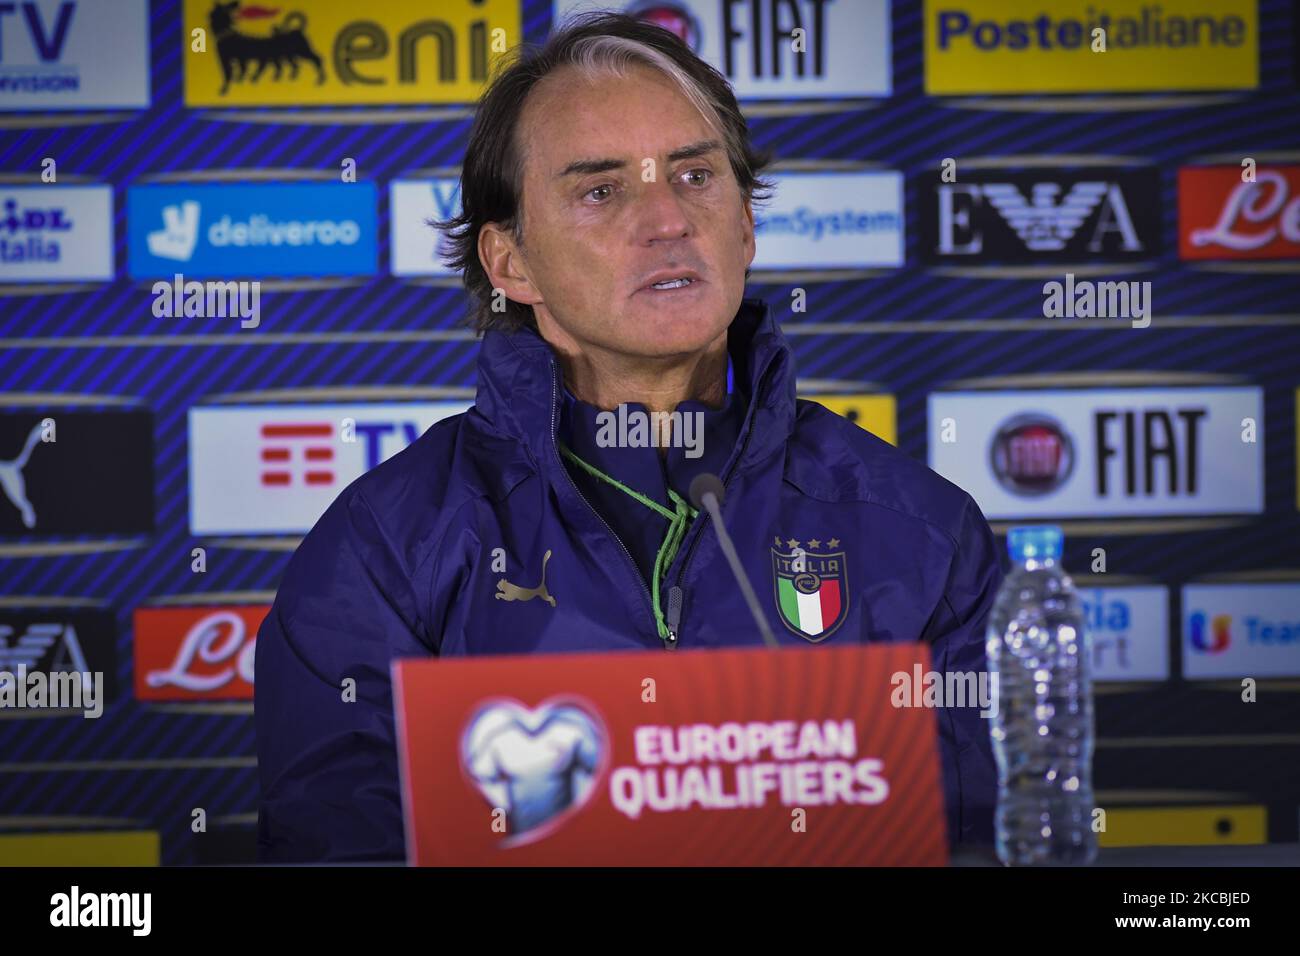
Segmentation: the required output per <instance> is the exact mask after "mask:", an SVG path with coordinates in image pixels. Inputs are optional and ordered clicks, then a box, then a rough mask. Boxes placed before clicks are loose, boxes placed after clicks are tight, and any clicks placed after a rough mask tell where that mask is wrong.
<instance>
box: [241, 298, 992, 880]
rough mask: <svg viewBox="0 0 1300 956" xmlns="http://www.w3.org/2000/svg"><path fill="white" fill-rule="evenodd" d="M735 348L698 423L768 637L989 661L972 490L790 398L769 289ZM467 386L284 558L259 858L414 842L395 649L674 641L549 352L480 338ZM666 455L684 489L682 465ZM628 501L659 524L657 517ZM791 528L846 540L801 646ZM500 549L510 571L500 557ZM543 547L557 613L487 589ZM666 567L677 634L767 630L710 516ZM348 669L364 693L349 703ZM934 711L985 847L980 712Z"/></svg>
mask: <svg viewBox="0 0 1300 956" xmlns="http://www.w3.org/2000/svg"><path fill="white" fill-rule="evenodd" d="M729 350H730V354H731V362H732V368H733V372H734V377H735V382H736V392H737V393H738V394H737V395H736V396H734V398H735V400H736V402H737V405H738V407H739V408H740V409H742V410H743V411H742V412H737V413H736V414H735V415H734V416H731V417H730V418H728V417H727V416H723V417H721V418H718V419H717V420H716V421H711V423H710V424H711V430H710V431H709V432H707V434H708V435H710V436H716V435H719V434H723V435H727V436H728V439H727V441H728V443H729V447H723V448H721V449H718V448H717V447H714V448H711V449H708V448H707V446H706V449H707V450H708V452H709V453H708V454H707V455H706V456H705V457H704V459H703V461H704V462H705V463H707V464H708V465H709V466H710V467H712V468H715V469H716V470H717V472H718V473H719V474H720V476H721V478H722V480H723V482H724V483H725V486H726V497H725V501H724V503H723V508H722V514H723V520H724V521H725V522H726V524H727V527H728V530H729V531H730V532H731V534H732V536H733V537H734V539H735V541H736V546H737V550H738V551H739V553H740V556H741V559H742V561H743V562H744V563H745V566H746V570H747V571H748V573H749V577H750V580H751V581H752V582H753V583H754V587H755V590H756V591H757V592H758V594H759V596H760V601H761V602H763V605H764V609H765V611H766V612H767V614H768V618H769V621H770V624H771V626H772V629H773V631H774V632H775V633H776V635H777V639H778V640H779V641H781V642H782V643H783V644H786V645H791V646H799V645H804V646H807V647H808V652H809V653H816V647H817V646H835V645H838V644H843V643H845V642H874V641H916V640H924V641H926V642H928V643H929V644H930V646H931V655H932V658H933V666H934V668H935V669H936V670H938V671H948V670H961V671H981V670H984V669H985V652H984V627H985V623H986V619H987V616H988V613H989V611H990V608H991V606H992V603H993V599H994V596H995V593H996V591H997V587H998V584H999V583H1000V580H1001V571H1000V566H999V562H998V555H997V551H996V548H995V543H994V539H993V535H992V533H991V531H990V530H989V527H988V524H987V522H986V521H985V520H984V516H983V515H982V514H981V513H980V510H979V508H978V506H977V505H976V504H975V502H974V501H973V500H972V499H971V498H970V496H969V495H967V494H966V493H965V492H964V491H962V490H961V489H959V488H957V487H956V486H955V485H952V484H950V483H949V482H947V481H946V480H944V479H943V478H941V477H939V476H938V475H936V474H935V473H934V472H932V471H930V470H929V469H928V468H926V467H925V466H924V465H922V464H920V463H919V462H917V461H915V460H913V459H912V458H911V457H909V456H908V455H906V454H904V453H902V452H900V451H898V450H897V449H896V448H894V447H893V446H892V445H890V444H889V443H887V442H885V441H883V440H881V439H879V438H877V437H876V436H874V435H872V434H870V433H869V432H867V431H865V430H863V429H861V428H859V427H858V426H857V425H855V424H853V423H852V422H850V421H848V420H846V419H844V418H842V417H840V416H839V415H836V414H833V413H831V412H829V411H827V410H826V409H825V408H823V407H822V406H820V405H817V404H815V403H813V402H807V401H802V400H796V398H795V370H794V364H793V357H792V354H791V352H790V349H789V346H788V345H787V343H786V341H785V338H784V336H783V335H782V334H781V331H780V328H779V327H778V325H777V323H776V322H775V320H774V319H773V318H772V316H771V315H770V313H769V311H768V309H767V306H766V305H764V304H763V303H762V302H761V301H759V300H753V299H747V300H745V302H744V303H743V304H742V306H741V308H740V311H739V312H738V313H737V316H736V319H735V321H733V323H732V326H731V330H730V333H729ZM478 383H479V384H478V394H477V399H476V402H475V406H474V407H473V408H472V409H471V410H470V411H468V412H466V413H465V414H463V415H456V416H454V417H451V418H448V419H445V420H443V421H440V422H438V423H437V424H436V425H434V426H433V427H432V428H430V429H429V430H428V431H427V432H426V433H425V434H424V435H423V436H422V437H421V438H420V439H419V440H417V441H416V442H414V443H413V444H412V445H410V446H409V447H408V448H407V449H406V450H404V451H403V452H401V453H400V454H398V455H396V456H394V457H393V458H391V459H389V460H388V461H386V462H384V463H383V464H381V465H379V466H378V467H376V468H374V469H373V470H371V471H370V472H368V473H367V474H365V475H363V476H362V477H361V478H359V479H357V480H356V481H355V482H353V483H352V484H351V485H350V486H349V487H348V488H347V489H346V490H344V491H343V493H342V494H340V495H339V497H338V499H337V500H336V501H335V502H334V503H333V504H332V505H331V506H330V507H329V509H328V510H327V511H326V512H325V514H324V515H323V516H322V517H321V518H320V520H319V521H318V522H317V524H316V526H315V527H314V528H313V529H312V530H311V532H310V533H309V534H308V535H307V537H306V538H305V539H304V540H303V542H302V544H301V545H300V546H299V548H298V550H297V552H296V553H295V554H294V555H293V557H292V558H291V560H290V561H289V564H288V567H287V569H286V571H285V574H284V578H283V581H282V582H281V585H280V588H279V591H278V593H277V595H276V599H275V604H274V607H273V608H272V610H271V612H270V614H269V615H268V616H267V618H266V621H265V622H264V623H263V625H262V628H261V631H260V633H259V635H258V642H257V652H256V653H257V658H256V708H255V712H256V729H257V749H258V770H259V775H260V779H261V784H262V803H261V808H260V814H259V826H258V830H259V833H258V842H259V853H260V856H261V859H263V860H264V861H290V860H392V859H401V858H402V857H403V856H404V853H405V849H404V843H403V834H402V816H401V803H400V796H399V787H398V771H397V755H396V749H395V732H394V717H393V710H392V706H393V705H392V687H391V680H390V676H389V665H390V663H391V662H392V661H393V660H394V659H395V658H399V657H421V656H429V655H442V656H448V655H462V654H524V653H543V652H554V651H606V650H623V649H627V650H649V649H654V648H663V647H665V646H666V645H665V642H664V640H663V638H662V636H661V635H662V629H661V628H660V626H659V624H658V623H657V622H656V618H655V615H654V613H653V611H652V605H651V598H650V590H649V588H648V586H647V582H646V575H645V574H644V573H643V571H642V570H641V569H640V568H639V567H638V561H637V560H634V558H633V555H632V553H631V551H630V550H629V549H628V548H627V547H626V546H625V545H624V543H623V542H621V541H620V539H619V536H618V535H617V534H615V533H612V532H611V528H610V524H611V523H610V522H607V521H605V520H604V519H603V518H602V517H601V515H600V514H599V513H598V512H597V510H596V509H595V508H594V507H593V504H592V503H591V496H589V495H584V494H583V493H582V492H581V491H580V490H579V483H578V482H576V481H575V478H574V476H573V475H571V474H570V469H571V468H572V467H573V466H572V465H571V464H570V465H566V463H565V462H564V461H563V459H562V458H561V455H560V451H559V444H560V443H559V441H557V436H558V435H559V434H560V420H561V417H562V414H561V413H562V410H564V409H565V407H566V402H565V400H564V399H563V398H562V396H563V395H564V392H563V380H562V377H561V373H560V369H559V366H558V364H557V361H556V358H555V356H554V353H553V352H552V350H551V348H550V346H549V345H547V343H546V342H545V341H544V340H542V339H541V338H540V337H539V336H538V335H537V334H536V333H535V332H532V331H531V330H523V331H519V332H516V333H513V334H507V333H503V332H495V331H494V332H489V333H487V334H486V335H485V336H484V339H483V343H482V346H481V349H480V354H479V363H478ZM729 401H730V400H729ZM569 404H570V405H571V404H572V400H569ZM570 411H572V409H570ZM737 432H738V433H737ZM733 435H734V441H732V440H731V436H733ZM716 444H717V443H716V441H715V442H714V445H715V446H716ZM650 453H651V454H656V453H655V452H653V450H651V451H650ZM673 454H674V455H676V456H677V458H676V469H675V470H674V468H672V467H670V468H669V469H668V470H669V474H670V476H671V478H672V482H671V483H672V484H673V485H674V486H678V485H680V483H681V482H682V481H683V480H685V477H687V476H686V475H685V473H684V472H683V471H682V465H681V454H680V452H679V451H674V452H673ZM670 464H672V462H670ZM584 478H589V476H584ZM662 480H663V479H659V481H660V483H662ZM639 490H640V489H639ZM679 490H683V489H679ZM614 494H615V496H616V498H617V497H618V496H621V495H622V493H621V492H617V491H616V490H614ZM623 500H624V502H625V503H624V505H623V506H624V507H626V508H628V509H633V510H634V511H636V512H642V511H644V512H645V514H644V518H643V520H645V521H647V522H655V523H658V524H657V527H658V528H659V529H660V530H657V531H656V537H657V536H658V535H659V534H662V529H663V528H666V526H667V522H666V521H664V520H663V519H662V518H659V517H657V516H655V515H653V514H651V513H650V512H649V511H648V510H646V509H644V507H643V506H642V505H641V504H639V503H638V502H635V501H633V500H631V499H630V498H624V499H623ZM604 507H606V508H608V507H609V505H605V506H604ZM791 541H795V542H798V543H799V546H801V547H802V548H804V549H805V551H806V552H807V554H808V555H809V560H812V556H813V555H814V554H817V553H819V550H820V552H822V553H830V552H834V553H837V554H842V555H843V560H842V567H843V568H844V569H845V570H844V578H843V579H842V580H841V581H840V582H839V584H840V585H841V586H842V588H843V590H842V594H841V602H840V604H841V607H844V606H845V605H846V606H847V609H846V610H844V611H842V612H841V613H840V614H839V615H838V617H837V618H836V619H835V620H834V621H830V620H827V621H823V622H822V627H823V628H824V630H823V632H822V633H821V634H819V635H817V637H816V640H815V641H814V639H812V638H810V637H809V636H807V635H803V634H801V633H800V631H799V630H798V628H797V627H796V626H795V625H794V624H792V623H791V622H790V619H789V615H788V614H786V615H783V613H782V611H781V605H780V599H779V594H778V588H777V586H776V585H777V581H776V578H777V574H776V571H775V566H776V565H775V562H774V558H773V555H774V553H777V554H780V553H787V554H788V553H792V552H791V549H792V548H793V547H794V546H795V545H793V544H790V542H791ZM814 542H816V543H815V544H814ZM778 544H779V546H778ZM498 548H500V549H503V550H504V554H505V557H506V567H507V572H506V573H504V574H503V573H501V572H499V571H493V570H492V565H493V552H494V549H498ZM547 551H550V552H551V558H550V560H549V562H548V564H547V567H546V573H545V584H546V588H547V590H548V592H549V594H550V595H552V596H553V597H554V598H555V599H556V600H555V604H554V606H552V605H551V604H550V603H548V602H546V601H543V600H541V599H532V600H517V601H507V600H498V599H496V594H497V590H498V581H499V580H500V579H501V578H503V577H505V578H507V579H508V580H509V581H511V582H513V583H514V584H516V585H521V586H524V587H534V586H536V585H537V584H538V583H539V580H540V577H541V563H542V557H543V555H544V554H545V552H547ZM664 582H665V596H664V600H665V602H666V600H667V597H666V591H667V588H668V587H677V588H680V592H679V593H680V595H681V598H682V603H681V613H680V619H679V620H677V621H675V622H674V623H675V625H676V627H675V628H674V632H675V637H676V646H677V647H680V648H682V649H695V648H711V647H723V646H738V645H760V644H761V638H760V636H759V635H758V633H757V630H756V628H755V627H754V624H753V621H752V619H751V617H750V615H749V613H748V612H747V610H746V608H745V605H744V603H743V598H742V597H741V594H740V592H739V589H738V588H737V587H736V586H735V584H734V581H733V580H732V578H731V576H730V572H729V571H728V569H727V567H726V559H725V558H724V557H723V556H722V553H721V550H720V548H719V546H718V543H717V537H716V534H715V532H714V531H713V529H712V528H711V527H710V526H709V523H708V519H707V517H706V516H705V515H700V517H699V518H697V519H696V520H695V521H694V522H693V523H692V524H691V526H690V527H689V530H688V531H687V532H686V535H685V538H684V540H683V541H682V544H681V547H680V549H679V550H678V552H677V555H676V558H675V559H674V561H673V562H672V564H671V565H670V566H669V567H668V570H667V573H666V575H665V578H664ZM788 593H789V592H788V590H787V594H788ZM844 599H847V600H844ZM832 606H833V605H823V611H824V613H827V614H829V612H828V611H826V608H827V607H832ZM805 626H807V625H806V624H805ZM348 677H351V678H354V679H355V681H356V695H357V699H356V701H355V703H346V704H345V703H341V694H342V691H341V688H342V686H343V681H344V679H345V678H348ZM938 721H939V733H940V748H941V758H942V770H943V785H944V796H945V805H946V809H947V819H948V830H949V837H950V840H951V841H952V842H953V843H965V842H991V840H992V817H993V806H994V800H995V794H996V771H995V767H994V763H993V757H992V752H991V749H990V742H989V736H988V722H987V721H986V720H984V719H982V718H981V717H980V716H979V708H978V707H963V708H949V709H946V710H945V709H940V710H939V711H938Z"/></svg>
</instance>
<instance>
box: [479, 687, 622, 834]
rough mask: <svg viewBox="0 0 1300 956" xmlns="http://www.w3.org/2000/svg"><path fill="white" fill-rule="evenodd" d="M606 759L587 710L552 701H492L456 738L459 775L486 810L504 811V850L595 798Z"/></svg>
mask: <svg viewBox="0 0 1300 956" xmlns="http://www.w3.org/2000/svg"><path fill="white" fill-rule="evenodd" d="M608 753H609V745H608V735H607V733H606V731H605V728H604V725H603V724H602V723H601V721H600V719H599V718H598V717H596V716H595V715H594V713H593V712H592V710H591V709H590V708H588V707H585V706H583V705H581V704H579V703H577V702H576V701H573V700H568V699H560V698H552V699H550V700H546V701H544V702H542V703H541V704H539V705H538V706H537V708H536V709H534V710H529V709H528V708H527V707H525V706H524V705H523V704H522V703H520V702H519V701H516V700H504V699H499V700H493V701H490V702H488V703H486V704H484V705H483V706H482V707H481V708H480V709H479V710H478V711H477V712H476V713H475V715H474V716H473V718H471V719H470V721H469V723H468V724H467V725H466V727H465V731H464V733H463V734H462V735H461V746H460V760H461V768H462V769H463V770H464V772H465V774H466V775H467V776H468V777H469V778H470V780H472V781H473V783H474V785H475V786H476V787H477V788H478V790H479V792H480V793H481V794H482V795H483V798H484V799H485V800H487V802H488V805H489V806H490V807H492V808H494V809H500V810H504V811H505V815H506V826H507V831H506V832H507V836H506V839H505V840H503V841H502V844H503V846H506V847H510V846H519V845H522V844H524V843H531V842H533V841H535V840H539V839H541V838H542V837H544V836H546V835H547V834H548V833H550V832H552V831H553V830H555V829H556V828H557V827H558V826H559V825H560V824H561V823H562V822H563V821H564V820H566V819H568V818H569V817H570V816H572V815H573V814H575V813H576V812H577V811H578V810H580V809H582V807H583V806H584V805H585V804H586V803H587V802H588V801H589V800H590V799H591V797H592V795H593V794H594V793H595V792H596V783H597V781H598V780H599V779H600V777H601V776H602V775H603V773H604V770H605V765H606V763H607V759H606V758H607V755H608Z"/></svg>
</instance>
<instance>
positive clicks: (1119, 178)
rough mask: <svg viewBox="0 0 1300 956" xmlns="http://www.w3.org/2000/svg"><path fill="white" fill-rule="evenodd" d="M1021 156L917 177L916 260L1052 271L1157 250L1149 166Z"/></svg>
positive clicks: (1132, 259)
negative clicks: (951, 177) (953, 173)
mask: <svg viewBox="0 0 1300 956" xmlns="http://www.w3.org/2000/svg"><path fill="white" fill-rule="evenodd" d="M1023 159H1024V160H1025V161H1026V166H1027V167H1028V168H1015V169H1011V168H1005V169H999V168H988V167H987V166H986V165H985V164H983V163H982V162H980V161H966V162H962V163H959V166H958V173H957V181H955V182H944V181H943V176H942V173H940V174H935V176H933V177H927V179H926V181H925V184H924V186H923V188H922V190H921V193H922V210H921V228H922V248H923V251H924V258H925V261H926V262H928V263H930V264H932V265H936V266H953V265H961V266H965V265H974V266H978V267H980V268H981V269H982V270H983V271H984V273H985V274H987V275H990V276H995V275H996V274H997V271H998V269H997V267H998V265H1003V264H1005V265H1014V266H1024V265H1035V266H1049V265H1050V266H1052V267H1053V268H1052V269H1051V270H1050V271H1051V273H1055V274H1059V272H1060V266H1061V265H1064V264H1067V263H1068V264H1078V265H1088V264H1094V263H1095V264H1100V263H1111V264H1129V265H1136V264H1142V263H1146V262H1148V261H1151V260H1154V259H1155V258H1156V257H1158V256H1159V254H1160V251H1161V231H1160V204H1159V196H1160V188H1159V187H1160V177H1159V174H1158V172H1157V170H1156V169H1155V168H1154V167H1152V168H1131V167H1119V166H1091V167H1088V168H1072V169H1064V168H1051V167H1041V166H1040V165H1039V164H1038V161H1037V160H1036V159H1035V158H1033V157H1023ZM1015 160H1016V158H1015V157H1012V158H1011V159H1010V160H1007V162H1008V163H1013V162H1015ZM999 162H1001V161H999ZM972 167H974V168H972ZM1045 274H1046V270H1045Z"/></svg>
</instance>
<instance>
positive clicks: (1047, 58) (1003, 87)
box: [925, 0, 1259, 95]
mask: <svg viewBox="0 0 1300 956" xmlns="http://www.w3.org/2000/svg"><path fill="white" fill-rule="evenodd" d="M1098 30H1100V31H1102V35H1103V36H1104V39H1105V49H1104V51H1102V50H1099V49H1096V48H1095V44H1097V43H1098V34H1097V32H1096V31H1098ZM1258 85H1259V11H1258V7H1257V5H1256V4H1255V3H1254V2H1249V0H1247V2H1245V3H1243V2H1241V0H1185V2H1183V3H1181V4H1178V5H1174V4H1165V5H1164V6H1162V5H1160V4H1151V3H1147V2H1145V0H1109V2H1102V3H1099V2H1096V0H1058V2H1056V3H1054V4H1040V5H1035V4H1032V3H1009V2H1008V0H956V2H954V0H926V3H925V91H926V92H927V93H929V94H931V95H948V94H972V93H974V94H978V93H1116V92H1150V91H1159V90H1174V91H1191V90H1245V89H1254V88H1255V87H1256V86H1258Z"/></svg>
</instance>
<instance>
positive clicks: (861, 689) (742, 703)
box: [393, 644, 947, 866]
mask: <svg viewBox="0 0 1300 956" xmlns="http://www.w3.org/2000/svg"><path fill="white" fill-rule="evenodd" d="M918 666H919V668H920V669H921V670H925V669H926V668H928V666H929V656H928V649H927V648H926V647H925V646H924V645H918V644H909V645H876V646H866V647H843V648H824V649H818V650H817V651H809V650H807V649H804V648H791V649H787V650H766V649H762V650H740V651H680V652H674V653H664V652H662V651H652V652H647V653H619V654H547V655H538V656H534V657H491V658H462V659H455V660H450V659H444V660H412V661H400V662H397V663H395V664H394V666H393V671H394V689H395V697H396V701H395V706H396V711H397V723H398V738H399V753H400V756H401V766H402V789H403V808H404V813H405V817H406V832H407V859H408V861H409V862H410V863H412V864H414V865H435V866H438V865H492V866H510V865H569V864H584V865H596V866H619V865H639V866H655V865H665V866H690V865H738V866H747V865H792V866H828V865H829V866H834V865H943V864H944V863H946V860H947V843H946V832H945V823H944V817H943V795H942V792H941V789H940V784H939V764H938V752H937V738H936V733H935V730H936V726H937V725H936V720H935V712H934V711H933V710H927V709H922V708H896V707H894V706H891V704H890V692H891V690H892V687H891V683H890V680H891V675H893V674H896V673H898V672H906V673H909V674H910V673H913V672H914V670H915V669H916V668H917V667H918Z"/></svg>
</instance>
